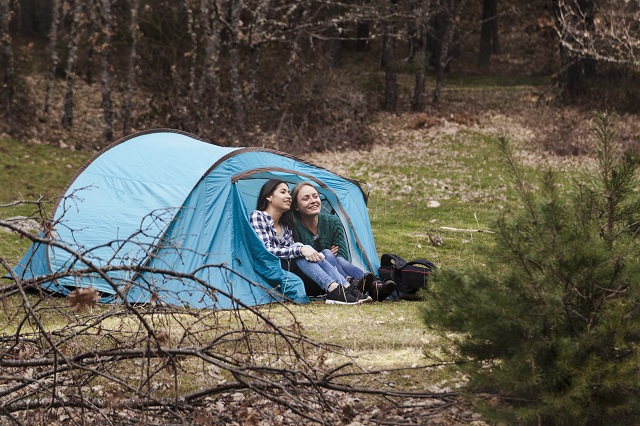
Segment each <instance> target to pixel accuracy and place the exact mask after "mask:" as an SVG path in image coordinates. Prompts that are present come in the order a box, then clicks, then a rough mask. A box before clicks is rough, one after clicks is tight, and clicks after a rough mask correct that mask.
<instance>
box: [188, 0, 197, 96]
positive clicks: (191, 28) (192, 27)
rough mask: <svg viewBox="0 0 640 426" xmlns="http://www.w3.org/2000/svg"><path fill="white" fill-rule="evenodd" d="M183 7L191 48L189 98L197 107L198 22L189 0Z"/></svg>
mask: <svg viewBox="0 0 640 426" xmlns="http://www.w3.org/2000/svg"><path fill="white" fill-rule="evenodd" d="M185 7H186V8H187V33H188V34H189V40H190V41H191V48H190V50H189V52H188V54H189V59H190V61H189V83H188V87H189V100H190V101H191V102H192V104H193V103H195V104H196V108H197V107H198V103H199V99H198V98H196V97H195V96H194V94H195V89H196V66H197V63H198V24H197V22H195V21H194V19H193V8H192V7H191V2H190V1H189V0H186V2H185Z"/></svg>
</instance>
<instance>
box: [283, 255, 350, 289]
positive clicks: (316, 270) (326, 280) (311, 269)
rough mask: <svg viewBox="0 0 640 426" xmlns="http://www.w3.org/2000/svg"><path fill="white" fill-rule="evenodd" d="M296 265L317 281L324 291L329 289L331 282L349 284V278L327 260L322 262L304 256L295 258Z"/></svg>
mask: <svg viewBox="0 0 640 426" xmlns="http://www.w3.org/2000/svg"><path fill="white" fill-rule="evenodd" d="M295 262H296V265H297V266H298V268H300V270H301V271H302V272H303V273H304V274H305V275H306V276H307V277H309V278H311V279H312V280H313V281H314V282H316V283H317V284H318V285H319V286H320V287H321V288H322V289H323V290H324V291H327V289H328V288H329V284H331V283H333V282H336V283H338V284H340V285H343V286H346V285H349V283H348V282H347V279H346V278H345V277H343V276H342V275H340V272H338V271H337V270H336V268H335V267H334V266H333V265H332V264H331V263H330V262H327V261H326V260H325V261H324V262H323V261H320V262H309V261H308V260H307V259H305V258H304V257H298V258H296V259H295Z"/></svg>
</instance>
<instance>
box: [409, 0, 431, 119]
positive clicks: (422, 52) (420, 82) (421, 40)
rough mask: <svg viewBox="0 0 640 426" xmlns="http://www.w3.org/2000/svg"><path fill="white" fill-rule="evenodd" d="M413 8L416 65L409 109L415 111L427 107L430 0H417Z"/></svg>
mask: <svg viewBox="0 0 640 426" xmlns="http://www.w3.org/2000/svg"><path fill="white" fill-rule="evenodd" d="M414 6H415V7H413V9H414V10H415V14H416V18H415V24H414V25H415V35H414V37H413V46H414V47H413V50H414V62H415V66H416V78H415V87H414V90H413V99H412V100H411V110H412V111H416V112H421V111H424V110H425V108H426V107H427V95H426V91H425V90H426V89H425V81H426V73H427V62H428V61H427V30H428V28H427V27H428V22H429V19H428V17H429V14H430V12H431V10H430V8H431V1H423V2H418V3H417V4H415V5H414Z"/></svg>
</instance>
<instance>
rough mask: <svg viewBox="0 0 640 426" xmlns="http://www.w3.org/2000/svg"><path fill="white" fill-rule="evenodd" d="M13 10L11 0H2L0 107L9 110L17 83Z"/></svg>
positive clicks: (0, 15)
mask: <svg viewBox="0 0 640 426" xmlns="http://www.w3.org/2000/svg"><path fill="white" fill-rule="evenodd" d="M12 16H13V12H12V10H11V4H10V3H9V0H0V59H2V61H0V62H2V64H3V65H2V80H1V81H0V83H1V86H2V88H1V90H0V108H2V109H4V110H5V111H7V112H10V111H11V104H12V103H13V91H14V87H15V86H14V85H15V82H14V80H15V76H14V74H15V70H14V61H13V50H12V48H11V34H10V32H9V22H10V21H11V17H12Z"/></svg>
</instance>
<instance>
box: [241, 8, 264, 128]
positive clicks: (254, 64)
mask: <svg viewBox="0 0 640 426" xmlns="http://www.w3.org/2000/svg"><path fill="white" fill-rule="evenodd" d="M268 9H269V0H260V1H259V2H258V5H257V8H256V11H255V14H254V25H253V31H252V34H251V41H250V47H251V67H250V74H249V81H248V84H247V86H248V87H247V95H246V96H245V111H246V113H247V118H246V119H247V125H248V127H252V126H253V122H254V115H255V111H256V109H257V107H256V97H257V96H258V87H259V84H258V83H259V82H258V78H259V74H260V73H259V71H260V67H261V62H262V44H263V43H264V41H265V39H266V35H265V33H264V31H265V25H264V23H265V21H266V19H267V12H268Z"/></svg>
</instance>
